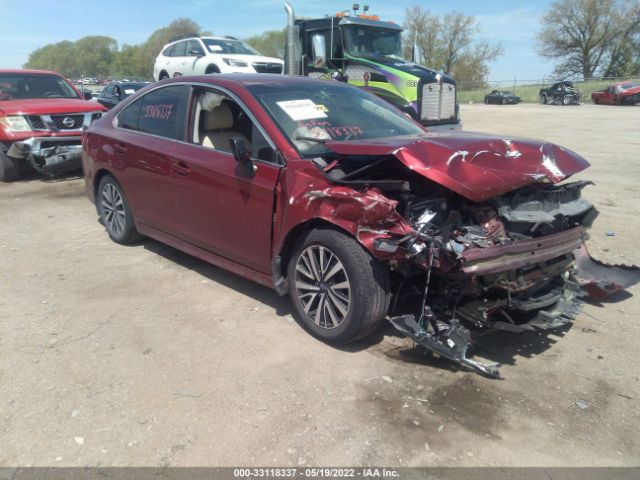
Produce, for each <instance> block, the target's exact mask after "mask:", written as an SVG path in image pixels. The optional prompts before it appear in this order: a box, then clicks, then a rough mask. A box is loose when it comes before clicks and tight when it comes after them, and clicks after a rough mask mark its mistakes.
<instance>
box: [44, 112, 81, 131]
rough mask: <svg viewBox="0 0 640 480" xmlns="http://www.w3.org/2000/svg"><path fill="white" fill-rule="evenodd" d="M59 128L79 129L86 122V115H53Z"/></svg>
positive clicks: (54, 121)
mask: <svg viewBox="0 0 640 480" xmlns="http://www.w3.org/2000/svg"><path fill="white" fill-rule="evenodd" d="M51 120H52V121H53V123H54V124H55V126H56V128H57V129H58V130H78V129H79V128H82V125H83V124H84V115H51Z"/></svg>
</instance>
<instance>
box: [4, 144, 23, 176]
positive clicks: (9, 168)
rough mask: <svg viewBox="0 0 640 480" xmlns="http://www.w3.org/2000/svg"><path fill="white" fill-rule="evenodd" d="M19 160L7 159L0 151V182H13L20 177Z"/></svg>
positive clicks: (20, 167)
mask: <svg viewBox="0 0 640 480" xmlns="http://www.w3.org/2000/svg"><path fill="white" fill-rule="evenodd" d="M21 162H22V161H21V160H17V159H15V158H11V157H8V156H7V155H6V154H5V153H4V152H1V151H0V182H13V181H15V180H17V179H18V178H19V177H20V172H21V171H22V166H21Z"/></svg>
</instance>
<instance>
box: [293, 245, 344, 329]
mask: <svg viewBox="0 0 640 480" xmlns="http://www.w3.org/2000/svg"><path fill="white" fill-rule="evenodd" d="M295 288H296V294H297V296H298V299H299V301H300V304H301V305H302V308H303V309H304V312H305V313H306V314H307V315H308V316H309V318H311V320H312V321H313V322H314V323H315V324H316V325H318V326H319V327H321V328H326V329H333V328H337V327H338V326H340V325H341V324H342V322H344V320H345V318H346V317H347V314H348V313H349V307H350V306H351V284H350V282H349V277H348V275H347V271H346V269H345V267H344V265H343V264H342V262H341V261H340V259H339V258H338V257H337V256H336V255H335V254H334V253H333V252H331V250H329V249H328V248H326V247H324V246H322V245H311V246H309V247H307V248H306V249H305V250H303V251H302V253H301V254H300V255H299V256H298V260H297V262H296V275H295Z"/></svg>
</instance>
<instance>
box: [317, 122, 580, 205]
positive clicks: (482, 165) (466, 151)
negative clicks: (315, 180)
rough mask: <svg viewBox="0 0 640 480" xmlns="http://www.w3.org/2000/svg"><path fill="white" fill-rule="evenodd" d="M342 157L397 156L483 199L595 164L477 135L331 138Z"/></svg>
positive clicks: (539, 145)
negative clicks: (338, 139) (349, 139)
mask: <svg viewBox="0 0 640 480" xmlns="http://www.w3.org/2000/svg"><path fill="white" fill-rule="evenodd" d="M326 147H327V148H329V149H330V150H332V151H333V152H335V153H338V154H341V155H376V156H377V155H380V156H384V155H394V156H396V157H397V158H398V160H400V161H401V162H402V163H403V164H404V165H406V166H407V167H409V168H410V169H411V170H413V171H415V172H416V173H419V174H420V175H422V176H424V177H426V178H428V179H430V180H432V181H434V182H436V183H439V184H440V185H442V186H444V187H446V188H448V189H450V190H452V191H454V192H456V193H458V194H459V195H462V196H463V197H465V198H467V199H469V200H471V201H474V202H482V201H485V200H488V199H490V198H493V197H497V196H500V195H502V194H504V193H507V192H510V191H512V190H515V189H518V188H520V187H523V186H525V185H530V184H534V183H558V182H561V181H562V180H564V179H566V178H568V177H569V176H571V175H573V174H575V173H578V172H580V171H582V170H584V169H585V168H587V167H588V166H589V162H587V161H586V160H585V159H584V158H582V157H581V156H580V155H578V154H576V153H574V152H572V151H570V150H567V149H565V148H562V147H560V146H558V145H554V144H552V143H546V142H540V141H536V140H528V139H526V140H525V139H509V138H508V137H495V136H486V135H482V134H477V133H469V132H466V133H462V134H434V133H431V134H427V135H424V136H420V137H393V138H382V139H372V140H361V141H358V140H351V141H346V142H334V141H328V142H326Z"/></svg>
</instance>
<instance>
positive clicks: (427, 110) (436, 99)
mask: <svg viewBox="0 0 640 480" xmlns="http://www.w3.org/2000/svg"><path fill="white" fill-rule="evenodd" d="M455 115H456V86H455V85H451V84H450V83H442V84H440V83H428V84H426V85H424V86H423V87H422V103H421V110H420V119H422V120H426V121H438V120H449V119H453V118H455Z"/></svg>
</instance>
